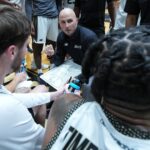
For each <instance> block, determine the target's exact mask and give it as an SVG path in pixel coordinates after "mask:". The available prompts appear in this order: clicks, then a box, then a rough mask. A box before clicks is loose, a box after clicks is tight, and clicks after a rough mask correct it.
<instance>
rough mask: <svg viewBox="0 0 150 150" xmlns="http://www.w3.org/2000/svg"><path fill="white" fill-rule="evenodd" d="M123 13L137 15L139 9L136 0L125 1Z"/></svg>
mask: <svg viewBox="0 0 150 150" xmlns="http://www.w3.org/2000/svg"><path fill="white" fill-rule="evenodd" d="M124 11H125V12H126V13H128V14H131V15H138V14H139V13H140V7H139V3H138V1H137V0H127V2H126V5H125V9H124Z"/></svg>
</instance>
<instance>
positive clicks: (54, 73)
mask: <svg viewBox="0 0 150 150" xmlns="http://www.w3.org/2000/svg"><path fill="white" fill-rule="evenodd" d="M79 74H81V66H80V65H78V64H76V63H74V62H73V61H72V59H71V60H67V61H66V62H64V63H63V64H62V65H60V66H58V67H54V68H53V69H51V70H49V71H48V72H46V73H44V74H43V75H41V76H40V78H41V79H42V80H44V81H45V82H46V83H48V84H49V85H50V86H52V87H53V88H55V89H56V90H58V89H59V88H61V87H63V86H64V85H65V84H66V82H67V81H68V80H69V78H70V77H75V76H77V75H79Z"/></svg>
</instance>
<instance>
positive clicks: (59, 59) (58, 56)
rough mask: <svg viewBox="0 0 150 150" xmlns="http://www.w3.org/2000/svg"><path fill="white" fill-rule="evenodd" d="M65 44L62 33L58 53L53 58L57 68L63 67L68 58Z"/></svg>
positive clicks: (59, 37) (58, 43)
mask: <svg viewBox="0 0 150 150" xmlns="http://www.w3.org/2000/svg"><path fill="white" fill-rule="evenodd" d="M63 44H64V42H63V36H62V35H61V33H60V34H59V35H58V38H57V46H56V52H55V55H54V57H53V62H54V64H55V65H56V66H59V65H61V64H62V63H63V62H64V59H65V56H66V52H65V51H64V48H63Z"/></svg>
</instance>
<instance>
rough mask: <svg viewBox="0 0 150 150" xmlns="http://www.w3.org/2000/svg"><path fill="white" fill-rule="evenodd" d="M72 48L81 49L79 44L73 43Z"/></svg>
mask: <svg viewBox="0 0 150 150" xmlns="http://www.w3.org/2000/svg"><path fill="white" fill-rule="evenodd" d="M74 48H77V49H81V48H82V46H81V45H74Z"/></svg>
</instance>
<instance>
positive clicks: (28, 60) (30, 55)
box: [4, 12, 110, 83]
mask: <svg viewBox="0 0 150 150" xmlns="http://www.w3.org/2000/svg"><path fill="white" fill-rule="evenodd" d="M106 13H107V12H106ZM109 24H110V23H109V22H105V32H106V33H107V32H108V31H109ZM30 47H31V39H30ZM25 59H26V68H27V70H31V63H32V61H33V53H30V52H27V53H26V56H25ZM42 63H43V64H48V65H50V61H49V60H48V59H47V56H46V54H45V53H44V52H42ZM48 70H49V69H43V72H44V73H45V72H47V71H48ZM32 72H33V73H35V74H37V70H32ZM14 76H15V73H12V74H10V75H9V76H7V77H6V78H5V81H4V83H6V82H9V81H11V80H12V79H13V78H14Z"/></svg>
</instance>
